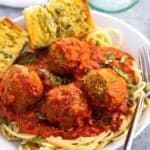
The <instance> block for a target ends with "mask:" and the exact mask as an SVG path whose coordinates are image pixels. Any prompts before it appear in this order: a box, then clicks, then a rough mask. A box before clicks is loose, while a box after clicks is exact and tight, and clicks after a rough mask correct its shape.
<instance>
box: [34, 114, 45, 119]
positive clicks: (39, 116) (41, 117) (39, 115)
mask: <svg viewBox="0 0 150 150" xmlns="http://www.w3.org/2000/svg"><path fill="white" fill-rule="evenodd" d="M35 115H36V116H37V117H38V118H39V119H41V120H46V118H45V117H44V116H43V115H42V114H41V113H40V112H35Z"/></svg>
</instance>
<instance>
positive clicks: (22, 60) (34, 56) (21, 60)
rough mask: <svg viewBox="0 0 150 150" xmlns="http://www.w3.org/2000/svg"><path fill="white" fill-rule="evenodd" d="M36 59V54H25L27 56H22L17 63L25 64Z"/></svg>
mask: <svg viewBox="0 0 150 150" xmlns="http://www.w3.org/2000/svg"><path fill="white" fill-rule="evenodd" d="M36 60H37V56H36V55H27V56H25V57H23V58H22V59H20V60H19V62H18V63H19V64H21V65H25V64H30V63H33V62H34V61H36Z"/></svg>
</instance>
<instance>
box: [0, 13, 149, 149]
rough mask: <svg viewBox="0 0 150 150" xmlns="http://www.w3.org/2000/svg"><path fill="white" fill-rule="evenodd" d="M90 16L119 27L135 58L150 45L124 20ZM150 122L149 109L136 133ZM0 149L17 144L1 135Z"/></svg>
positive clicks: (113, 146)
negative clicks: (138, 52) (143, 48)
mask: <svg viewBox="0 0 150 150" xmlns="http://www.w3.org/2000/svg"><path fill="white" fill-rule="evenodd" d="M92 16H93V18H94V21H95V23H96V25H98V26H103V27H115V28H117V29H119V30H120V31H121V33H122V35H123V40H124V45H123V49H124V50H125V51H127V52H128V53H130V54H131V55H132V56H133V57H134V58H135V59H136V60H137V51H138V49H139V48H141V47H143V46H146V45H150V43H149V41H148V40H147V39H146V38H145V37H144V36H143V35H142V34H141V33H140V32H139V31H137V30H136V29H134V28H133V27H131V26H130V25H128V24H126V23H125V22H123V21H121V20H119V19H117V18H114V17H112V16H110V15H106V14H103V13H99V12H96V11H92ZM15 21H16V22H17V23H18V24H20V25H21V26H22V27H23V26H24V22H23V17H19V18H16V19H15ZM149 124H150V109H148V110H146V111H145V112H144V114H143V116H142V118H141V120H140V122H139V124H138V128H137V129H138V130H137V132H136V135H135V136H137V135H139V134H140V133H141V132H142V131H143V130H144V129H145V128H146V127H147V126H148V125H149ZM123 142H124V139H121V140H119V141H116V142H113V143H112V144H109V145H108V146H107V147H106V149H107V150H115V149H117V148H118V147H120V146H121V145H123ZM0 145H1V147H0V149H1V148H2V149H3V150H16V149H17V145H16V144H14V143H13V142H8V141H7V140H5V139H4V138H3V137H0Z"/></svg>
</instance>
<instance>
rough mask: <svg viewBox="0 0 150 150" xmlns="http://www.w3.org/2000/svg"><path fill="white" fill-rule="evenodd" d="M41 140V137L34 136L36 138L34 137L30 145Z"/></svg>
mask: <svg viewBox="0 0 150 150" xmlns="http://www.w3.org/2000/svg"><path fill="white" fill-rule="evenodd" d="M41 139H42V137H41V136H36V137H34V138H33V139H32V140H31V141H32V143H37V142H39V141H40V140H41Z"/></svg>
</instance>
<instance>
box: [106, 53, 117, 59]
mask: <svg viewBox="0 0 150 150" xmlns="http://www.w3.org/2000/svg"><path fill="white" fill-rule="evenodd" d="M105 55H106V57H107V59H108V60H114V58H115V57H114V55H113V54H112V53H106V54H105Z"/></svg>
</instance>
